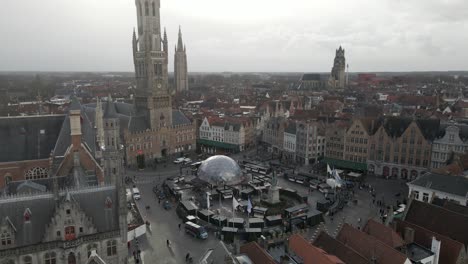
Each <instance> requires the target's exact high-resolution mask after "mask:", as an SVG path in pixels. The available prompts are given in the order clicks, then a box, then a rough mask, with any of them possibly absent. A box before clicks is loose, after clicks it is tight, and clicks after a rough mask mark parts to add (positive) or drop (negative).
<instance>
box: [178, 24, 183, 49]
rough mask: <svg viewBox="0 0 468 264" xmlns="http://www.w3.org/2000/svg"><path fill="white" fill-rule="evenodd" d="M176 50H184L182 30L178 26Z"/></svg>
mask: <svg viewBox="0 0 468 264" xmlns="http://www.w3.org/2000/svg"><path fill="white" fill-rule="evenodd" d="M177 51H184V43H183V41H182V30H181V29H180V26H179V39H178V41H177Z"/></svg>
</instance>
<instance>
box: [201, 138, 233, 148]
mask: <svg viewBox="0 0 468 264" xmlns="http://www.w3.org/2000/svg"><path fill="white" fill-rule="evenodd" d="M197 144H200V145H204V146H209V147H215V148H221V149H230V150H235V151H239V146H238V145H234V144H229V143H225V142H219V141H213V140H207V139H197Z"/></svg>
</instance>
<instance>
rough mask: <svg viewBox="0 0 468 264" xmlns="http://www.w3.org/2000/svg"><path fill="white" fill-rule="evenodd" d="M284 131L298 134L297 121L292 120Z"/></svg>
mask: <svg viewBox="0 0 468 264" xmlns="http://www.w3.org/2000/svg"><path fill="white" fill-rule="evenodd" d="M284 132H285V133H289V134H293V135H295V134H296V123H295V122H290V123H289V124H288V126H287V127H286V129H285V130H284Z"/></svg>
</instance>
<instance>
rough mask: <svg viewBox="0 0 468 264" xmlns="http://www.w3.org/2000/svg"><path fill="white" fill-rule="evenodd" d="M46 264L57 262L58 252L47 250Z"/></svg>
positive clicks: (55, 263)
mask: <svg viewBox="0 0 468 264" xmlns="http://www.w3.org/2000/svg"><path fill="white" fill-rule="evenodd" d="M44 263H45V264H57V254H55V252H47V253H45V255H44Z"/></svg>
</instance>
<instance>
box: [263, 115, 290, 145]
mask: <svg viewBox="0 0 468 264" xmlns="http://www.w3.org/2000/svg"><path fill="white" fill-rule="evenodd" d="M285 128H286V119H285V118H284V117H271V118H269V119H268V120H267V121H266V122H265V126H264V128H263V135H262V141H263V143H265V144H266V145H268V150H269V151H270V152H273V153H280V152H281V151H282V150H283V143H284V129H285Z"/></svg>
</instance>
